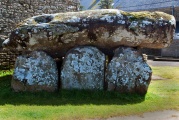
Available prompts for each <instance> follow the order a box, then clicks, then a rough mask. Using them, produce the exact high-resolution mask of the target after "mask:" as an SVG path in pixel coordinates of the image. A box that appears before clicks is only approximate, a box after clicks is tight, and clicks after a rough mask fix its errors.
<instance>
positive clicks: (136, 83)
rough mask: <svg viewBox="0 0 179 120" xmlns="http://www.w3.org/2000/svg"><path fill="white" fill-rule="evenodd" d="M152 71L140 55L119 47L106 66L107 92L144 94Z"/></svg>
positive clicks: (132, 50)
mask: <svg viewBox="0 0 179 120" xmlns="http://www.w3.org/2000/svg"><path fill="white" fill-rule="evenodd" d="M151 75H152V70H151V68H150V67H149V66H148V64H147V63H146V62H145V61H144V60H143V58H142V54H140V53H139V52H137V50H135V49H133V48H129V47H120V48H118V49H116V50H115V55H114V57H113V59H112V60H111V62H110V63H109V65H108V68H107V71H106V81H107V83H108V90H116V91H119V92H121V93H140V94H146V92H147V89H148V85H149V83H150V81H151Z"/></svg>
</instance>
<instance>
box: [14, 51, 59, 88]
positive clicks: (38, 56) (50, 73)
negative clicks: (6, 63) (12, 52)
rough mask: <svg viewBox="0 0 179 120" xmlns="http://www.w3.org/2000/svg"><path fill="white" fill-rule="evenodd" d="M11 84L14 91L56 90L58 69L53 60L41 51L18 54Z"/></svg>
mask: <svg viewBox="0 0 179 120" xmlns="http://www.w3.org/2000/svg"><path fill="white" fill-rule="evenodd" d="M11 85H12V88H13V89H14V90H15V91H41V90H45V91H55V90H57V87H58V71H57V67H56V63H55V61H54V60H53V59H52V58H51V57H50V56H48V55H47V54H46V53H45V52H41V51H34V52H32V53H30V54H29V55H24V56H19V57H18V58H17V60H16V63H15V70H14V74H13V79H12V84H11Z"/></svg>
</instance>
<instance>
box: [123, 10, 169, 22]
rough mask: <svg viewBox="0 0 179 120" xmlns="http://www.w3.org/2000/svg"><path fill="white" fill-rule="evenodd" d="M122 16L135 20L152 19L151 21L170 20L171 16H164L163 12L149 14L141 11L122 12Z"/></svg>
mask: <svg viewBox="0 0 179 120" xmlns="http://www.w3.org/2000/svg"><path fill="white" fill-rule="evenodd" d="M121 13H122V14H123V15H126V16H131V17H133V18H135V19H144V18H146V19H152V20H158V19H161V18H162V19H165V20H171V19H172V16H171V15H169V14H166V13H164V12H159V11H156V12H149V11H141V12H124V11H121Z"/></svg>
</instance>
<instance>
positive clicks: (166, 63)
mask: <svg viewBox="0 0 179 120" xmlns="http://www.w3.org/2000/svg"><path fill="white" fill-rule="evenodd" d="M147 63H148V64H149V65H151V66H173V67H179V62H174V61H153V60H147Z"/></svg>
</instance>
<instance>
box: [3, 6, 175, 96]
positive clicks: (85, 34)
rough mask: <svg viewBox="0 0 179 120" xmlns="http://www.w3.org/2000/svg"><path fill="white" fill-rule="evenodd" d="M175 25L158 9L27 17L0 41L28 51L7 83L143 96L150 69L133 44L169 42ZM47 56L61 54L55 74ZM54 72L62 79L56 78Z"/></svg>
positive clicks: (154, 45) (23, 87) (20, 86)
mask: <svg viewBox="0 0 179 120" xmlns="http://www.w3.org/2000/svg"><path fill="white" fill-rule="evenodd" d="M175 25H176V21H175V18H174V17H173V16H172V15H168V14H166V13H163V12H147V11H143V12H124V11H121V10H117V9H102V10H89V11H81V12H68V13H56V14H44V15H40V16H34V17H32V18H28V19H26V20H24V21H23V22H21V23H20V24H18V26H17V28H16V29H15V30H13V31H12V33H11V35H10V37H9V39H6V40H5V41H4V42H3V46H4V47H5V48H7V49H10V50H12V51H14V50H18V51H33V52H32V53H30V54H29V55H28V54H26V55H23V56H20V57H18V59H17V61H16V66H15V72H14V74H13V80H12V87H13V89H14V90H15V91H24V90H27V91H39V90H40V91H41V90H46V91H55V90H57V87H58V86H61V87H62V88H63V89H103V88H105V87H106V89H107V90H115V91H118V92H121V93H139V94H142V95H145V94H146V93H147V89H148V86H149V84H150V81H151V75H152V70H151V68H150V66H148V64H147V63H146V62H145V61H144V60H143V58H142V54H141V53H139V52H138V50H137V49H134V47H144V48H155V49H156V48H164V47H167V46H169V45H170V44H171V42H172V40H173V33H174V30H175ZM116 48H117V49H116ZM98 49H99V50H98ZM100 50H102V52H101V51H100ZM113 50H115V54H114V56H113V57H112V60H111V61H110V60H109V61H108V62H109V64H108V66H107V61H106V57H105V55H108V54H110V52H113ZM35 51H36V52H35ZM39 51H40V52H39ZM41 51H45V52H46V53H47V54H46V53H44V52H41ZM67 51H69V52H67ZM24 53H25V52H24ZM104 53H105V54H104ZM48 55H49V56H48ZM50 56H52V57H53V58H56V57H63V56H65V58H64V60H63V63H62V69H61V72H59V73H58V72H57V69H56V66H55V64H54V61H53V60H52V59H51V57H50ZM110 57H111V56H110ZM47 58H48V59H49V60H48V59H47ZM46 59H47V61H45V60H46ZM24 61H25V62H24ZM34 63H35V64H34ZM46 64H47V65H46ZM24 66H25V67H24ZM46 68H48V69H46ZM50 70H51V71H50ZM38 72H39V73H38ZM57 74H59V76H60V77H61V79H60V80H61V81H60V80H57V79H58V76H57ZM42 78H43V79H42ZM52 78H53V79H52Z"/></svg>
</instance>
